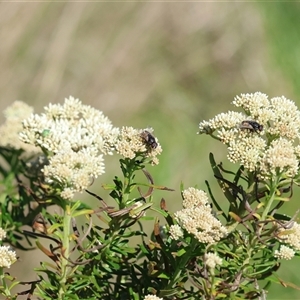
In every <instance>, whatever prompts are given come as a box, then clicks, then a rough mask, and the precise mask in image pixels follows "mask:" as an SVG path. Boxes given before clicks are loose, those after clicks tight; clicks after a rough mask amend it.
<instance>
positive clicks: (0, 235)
mask: <svg viewBox="0 0 300 300" xmlns="http://www.w3.org/2000/svg"><path fill="white" fill-rule="evenodd" d="M5 238H6V231H5V230H4V229H3V228H1V227H0V241H2V240H4V239H5Z"/></svg>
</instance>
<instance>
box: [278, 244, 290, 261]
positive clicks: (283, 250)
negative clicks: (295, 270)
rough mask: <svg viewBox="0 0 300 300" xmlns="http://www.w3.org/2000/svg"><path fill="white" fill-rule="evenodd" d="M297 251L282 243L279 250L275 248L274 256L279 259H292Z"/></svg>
mask: <svg viewBox="0 0 300 300" xmlns="http://www.w3.org/2000/svg"><path fill="white" fill-rule="evenodd" d="M294 255H295V251H294V250H293V249H292V248H290V247H287V246H285V245H281V246H280V249H279V250H275V252H274V256H275V257H277V258H279V259H285V260H290V259H292V258H293V257H294Z"/></svg>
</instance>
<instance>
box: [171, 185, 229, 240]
mask: <svg viewBox="0 0 300 300" xmlns="http://www.w3.org/2000/svg"><path fill="white" fill-rule="evenodd" d="M182 195H183V203H184V208H183V209H182V210H180V211H177V212H176V213H175V220H176V221H177V222H178V224H179V225H180V226H181V228H182V229H184V230H186V231H187V232H188V233H189V234H193V235H194V236H195V237H196V238H197V239H198V240H199V242H200V243H205V244H215V243H216V242H218V241H219V240H220V239H221V238H223V237H224V236H226V235H227V233H228V232H227V229H226V227H224V226H223V225H222V224H221V222H220V221H219V220H218V219H216V218H215V216H214V215H213V214H212V211H211V207H210V205H209V203H208V197H207V195H206V194H205V192H203V191H200V190H196V189H194V188H189V189H187V190H185V191H183V193H182ZM173 231H174V230H173Z"/></svg>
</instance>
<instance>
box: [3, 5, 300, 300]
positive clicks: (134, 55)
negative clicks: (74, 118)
mask: <svg viewBox="0 0 300 300" xmlns="http://www.w3.org/2000/svg"><path fill="white" fill-rule="evenodd" d="M299 15H300V3H283V2H282V3H280V2H279V3H267V2H264V3H259V2H257V3H250V2H249V3H237V2H219V3H215V2H203V3H193V2H187V3H184V2H182V3H179V2H174V3H166V2H161V3H159V2H157V3H151V2H147V3H141V2H139V3H138V2H136V3H134V2H130V3H129V2H128V3H126V2H124V3H121V2H119V3H75V2H74V3H72V2H66V3H46V2H44V3H43V2H40V3H29V2H28V3H1V4H0V34H1V47H0V63H1V73H0V94H1V101H0V107H1V110H3V109H4V108H6V107H7V106H8V105H10V104H11V103H12V102H13V101H14V100H23V101H24V102H26V103H28V104H30V105H32V106H33V107H34V108H35V111H36V112H41V111H42V108H43V107H44V106H45V105H47V104H48V103H49V102H52V103H62V102H63V101H64V98H65V97H68V96H69V95H73V96H74V97H76V98H79V99H81V100H82V101H83V102H84V103H85V104H90V105H92V106H93V107H95V108H97V109H99V110H102V111H103V112H104V113H105V114H106V115H107V116H108V117H109V118H110V119H111V120H112V122H113V124H114V125H115V126H122V125H130V126H134V127H137V128H145V127H149V126H151V127H153V128H154V130H155V131H154V134H155V136H156V137H158V139H159V141H160V143H161V144H162V147H163V149H164V152H163V154H162V156H161V158H160V161H161V163H160V164H159V166H157V167H153V168H152V169H151V174H152V175H153V176H154V178H155V181H156V183H157V184H161V185H166V186H168V187H171V188H175V189H176V191H177V193H176V192H175V193H163V194H162V196H164V197H165V199H166V200H167V204H168V208H169V210H172V211H175V210H176V209H179V208H180V195H179V185H180V182H181V181H183V182H184V184H185V186H186V187H187V186H195V185H197V186H198V187H199V188H203V189H206V187H205V184H204V180H206V179H207V180H209V181H210V182H212V183H213V181H214V179H213V177H212V172H211V170H210V167H209V162H208V154H209V152H213V153H214V154H215V157H216V159H217V161H221V160H225V158H226V152H225V147H222V145H221V144H219V143H217V142H215V141H213V140H212V139H210V138H209V137H207V136H198V135H196V132H197V129H198V123H199V122H200V121H201V120H203V119H208V118H211V117H213V116H214V115H215V114H217V113H220V112H222V111H227V110H228V109H233V107H232V106H231V105H230V102H231V101H232V100H233V97H234V96H235V95H237V94H240V93H248V92H256V91H261V92H264V93H266V94H269V95H270V97H273V96H281V95H285V96H286V97H287V98H290V99H293V100H295V102H296V103H297V104H298V105H300V100H299V99H300V80H299V79H298V77H299V69H300V18H299ZM2 121H3V116H1V122H2ZM106 169H107V173H106V174H105V176H103V177H101V178H100V179H99V180H98V181H97V182H96V184H95V185H94V186H93V188H92V189H91V190H93V191H94V192H97V193H99V194H102V190H101V187H100V186H101V183H102V182H107V183H108V182H111V180H112V176H113V175H115V174H117V173H119V169H118V165H117V164H116V163H115V162H114V161H113V159H112V158H108V159H107V163H106ZM212 185H213V186H214V188H216V189H217V187H216V185H214V184H212ZM216 194H218V192H216ZM159 195H160V194H159ZM219 195H221V194H220V193H219ZM297 195H300V194H299V192H295V195H294V198H293V201H292V203H289V204H288V205H287V206H288V207H287V209H286V211H287V212H291V213H292V212H293V211H295V210H296V208H298V207H299V206H300V205H299V204H298V203H296V201H297V198H298V196H297ZM155 201H157V203H158V201H159V198H156V199H155ZM18 255H19V256H20V262H19V263H18V264H15V266H14V268H13V269H12V270H11V272H12V273H13V271H14V270H15V271H17V273H18V278H19V279H21V280H24V281H30V280H34V279H36V277H35V274H34V272H32V271H30V269H28V267H26V265H28V262H30V268H32V267H35V266H38V265H39V260H38V259H37V257H36V256H35V255H33V253H32V252H30V253H23V252H18ZM34 256H35V257H34ZM285 265H286V266H285V267H283V268H282V269H281V271H280V275H281V276H282V278H283V279H284V280H286V281H290V282H293V283H295V284H299V285H300V279H299V271H298V270H299V268H300V262H299V260H298V259H297V258H294V259H293V261H292V262H287V263H286V264H285ZM268 299H300V291H296V290H293V289H291V288H284V287H282V286H272V287H271V289H270V291H269V296H268Z"/></svg>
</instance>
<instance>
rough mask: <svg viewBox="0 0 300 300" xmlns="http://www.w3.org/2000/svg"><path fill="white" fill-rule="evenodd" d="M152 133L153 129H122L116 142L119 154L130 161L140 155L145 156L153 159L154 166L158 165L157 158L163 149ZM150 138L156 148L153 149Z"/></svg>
mask: <svg viewBox="0 0 300 300" xmlns="http://www.w3.org/2000/svg"><path fill="white" fill-rule="evenodd" d="M152 132H153V129H152V128H147V129H141V130H139V129H135V128H133V127H126V126H125V127H122V128H121V130H120V135H119V137H118V139H117V141H116V150H117V152H118V153H119V154H120V155H122V156H124V157H125V158H130V159H133V158H134V157H136V156H137V155H138V154H143V155H145V157H149V158H150V159H151V163H152V164H153V165H157V164H158V162H159V161H158V158H157V157H156V156H157V155H159V154H161V152H162V148H161V145H160V144H159V143H158V141H157V139H156V138H155V137H154V136H152ZM149 134H150V136H149ZM149 138H151V139H154V140H153V142H154V143H155V147H153V144H151V141H149Z"/></svg>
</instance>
